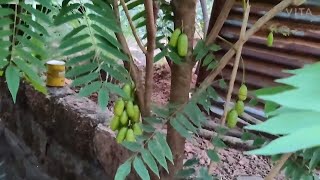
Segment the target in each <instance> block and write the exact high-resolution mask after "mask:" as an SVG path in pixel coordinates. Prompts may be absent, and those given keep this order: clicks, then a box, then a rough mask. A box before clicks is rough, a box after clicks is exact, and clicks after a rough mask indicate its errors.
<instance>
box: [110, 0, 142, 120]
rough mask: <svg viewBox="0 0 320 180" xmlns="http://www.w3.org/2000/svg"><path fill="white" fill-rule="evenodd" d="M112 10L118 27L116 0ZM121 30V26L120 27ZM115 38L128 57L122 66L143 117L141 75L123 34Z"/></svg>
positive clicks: (118, 17) (118, 34) (118, 18)
mask: <svg viewBox="0 0 320 180" xmlns="http://www.w3.org/2000/svg"><path fill="white" fill-rule="evenodd" d="M113 10H114V14H115V16H116V18H117V21H118V24H119V25H120V15H119V8H118V0H114V4H113ZM120 28H121V26H120ZM116 37H117V39H118V41H119V43H120V44H121V46H122V47H123V51H124V52H125V53H126V54H127V55H128V56H129V58H130V61H129V63H128V62H124V66H125V68H126V69H127V70H128V71H129V73H130V76H131V78H132V79H133V81H134V83H135V86H136V95H137V98H138V104H139V107H140V111H141V115H142V116H144V115H145V114H146V112H145V111H144V109H145V108H144V106H145V105H144V87H143V85H142V81H141V79H140V77H141V73H140V71H139V69H138V67H137V66H136V64H135V63H134V61H133V57H132V54H131V52H130V49H129V46H128V43H127V41H126V38H125V37H124V35H123V33H116Z"/></svg>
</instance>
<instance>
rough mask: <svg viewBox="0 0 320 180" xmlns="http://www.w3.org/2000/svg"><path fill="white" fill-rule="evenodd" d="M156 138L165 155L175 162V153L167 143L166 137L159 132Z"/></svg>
mask: <svg viewBox="0 0 320 180" xmlns="http://www.w3.org/2000/svg"><path fill="white" fill-rule="evenodd" d="M155 138H156V139H157V141H158V143H159V144H160V146H161V148H162V151H163V153H164V155H165V156H166V157H167V159H168V160H169V161H171V163H172V164H173V163H174V162H173V155H172V152H171V149H170V147H169V145H168V143H167V140H166V137H165V136H164V135H163V134H161V133H159V132H157V133H156V135H155Z"/></svg>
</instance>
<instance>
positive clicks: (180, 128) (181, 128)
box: [170, 119, 191, 139]
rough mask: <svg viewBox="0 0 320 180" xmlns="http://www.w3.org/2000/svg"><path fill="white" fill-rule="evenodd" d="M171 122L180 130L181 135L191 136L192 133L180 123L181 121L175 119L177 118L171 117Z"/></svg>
mask: <svg viewBox="0 0 320 180" xmlns="http://www.w3.org/2000/svg"><path fill="white" fill-rule="evenodd" d="M170 124H171V126H172V127H173V128H174V129H175V130H176V131H178V132H179V134H180V135H181V136H183V137H185V138H187V139H188V138H191V134H190V133H189V132H188V130H187V129H186V128H185V127H183V126H182V125H181V124H180V123H179V121H177V120H175V119H171V120H170Z"/></svg>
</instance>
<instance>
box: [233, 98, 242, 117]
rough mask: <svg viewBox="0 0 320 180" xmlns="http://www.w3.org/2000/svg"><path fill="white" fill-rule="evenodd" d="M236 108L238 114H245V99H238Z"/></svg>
mask: <svg viewBox="0 0 320 180" xmlns="http://www.w3.org/2000/svg"><path fill="white" fill-rule="evenodd" d="M235 109H236V111H237V113H238V115H239V116H241V115H242V114H243V112H244V103H243V101H240V100H239V101H237V103H236V106H235Z"/></svg>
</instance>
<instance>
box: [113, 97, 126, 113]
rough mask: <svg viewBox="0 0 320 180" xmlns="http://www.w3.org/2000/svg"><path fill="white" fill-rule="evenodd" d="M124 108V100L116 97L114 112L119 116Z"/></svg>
mask: <svg viewBox="0 0 320 180" xmlns="http://www.w3.org/2000/svg"><path fill="white" fill-rule="evenodd" d="M123 110H124V101H123V100H122V98H120V99H118V100H117V101H116V103H115V105H114V114H115V115H117V116H121V114H122V112H123Z"/></svg>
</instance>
